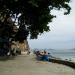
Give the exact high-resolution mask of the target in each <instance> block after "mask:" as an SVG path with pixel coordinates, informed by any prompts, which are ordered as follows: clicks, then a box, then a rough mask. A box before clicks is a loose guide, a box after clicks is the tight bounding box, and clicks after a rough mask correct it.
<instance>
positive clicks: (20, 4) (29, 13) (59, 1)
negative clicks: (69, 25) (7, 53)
mask: <svg viewBox="0 0 75 75" xmlns="http://www.w3.org/2000/svg"><path fill="white" fill-rule="evenodd" d="M69 2H70V0H0V26H2V27H3V28H4V27H5V28H7V33H8V35H12V34H11V33H12V32H13V31H12V26H13V25H12V24H11V23H12V21H10V20H11V19H14V21H13V23H14V24H15V23H16V24H17V25H19V30H18V32H17V33H16V35H15V36H16V38H17V39H18V40H20V39H26V38H27V36H28V34H30V38H32V39H34V38H37V36H38V35H39V34H41V33H43V32H44V31H46V32H47V31H49V30H50V29H49V26H48V25H47V24H48V23H49V22H52V19H53V18H54V17H55V16H54V15H51V10H53V9H57V10H60V9H61V8H63V9H64V10H65V12H64V14H65V15H67V14H69V13H70V10H71V8H70V6H69ZM10 18H11V19H10ZM8 19H9V20H8ZM9 24H11V25H9ZM0 29H1V28H0ZM4 30H5V29H4ZM5 34H6V33H5ZM5 34H4V35H5Z"/></svg>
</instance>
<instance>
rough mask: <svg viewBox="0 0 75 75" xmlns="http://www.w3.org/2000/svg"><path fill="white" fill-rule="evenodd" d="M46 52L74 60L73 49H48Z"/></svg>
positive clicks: (74, 51)
mask: <svg viewBox="0 0 75 75" xmlns="http://www.w3.org/2000/svg"><path fill="white" fill-rule="evenodd" d="M48 52H50V53H51V55H53V56H55V57H58V58H61V59H62V60H65V59H68V60H71V61H74V62H75V50H48Z"/></svg>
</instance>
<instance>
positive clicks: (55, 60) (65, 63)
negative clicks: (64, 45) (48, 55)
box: [49, 59, 75, 69]
mask: <svg viewBox="0 0 75 75" xmlns="http://www.w3.org/2000/svg"><path fill="white" fill-rule="evenodd" d="M49 61H50V62H53V63H58V64H63V65H66V66H69V67H72V68H74V69H75V62H71V61H66V60H61V59H49Z"/></svg>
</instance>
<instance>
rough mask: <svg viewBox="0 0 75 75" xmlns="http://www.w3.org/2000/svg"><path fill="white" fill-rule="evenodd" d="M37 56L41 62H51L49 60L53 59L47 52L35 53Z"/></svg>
mask: <svg viewBox="0 0 75 75" xmlns="http://www.w3.org/2000/svg"><path fill="white" fill-rule="evenodd" d="M35 54H36V56H37V59H38V60H41V61H49V59H50V58H51V57H52V56H51V54H50V53H48V52H47V51H45V50H44V51H35Z"/></svg>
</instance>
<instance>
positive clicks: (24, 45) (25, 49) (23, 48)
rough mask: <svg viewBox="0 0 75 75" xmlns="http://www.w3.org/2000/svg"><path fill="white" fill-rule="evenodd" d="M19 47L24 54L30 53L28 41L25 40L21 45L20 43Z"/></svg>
mask: <svg viewBox="0 0 75 75" xmlns="http://www.w3.org/2000/svg"><path fill="white" fill-rule="evenodd" d="M18 46H19V49H20V50H21V51H22V52H26V51H29V45H28V41H27V40H24V42H23V43H19V42H18Z"/></svg>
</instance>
